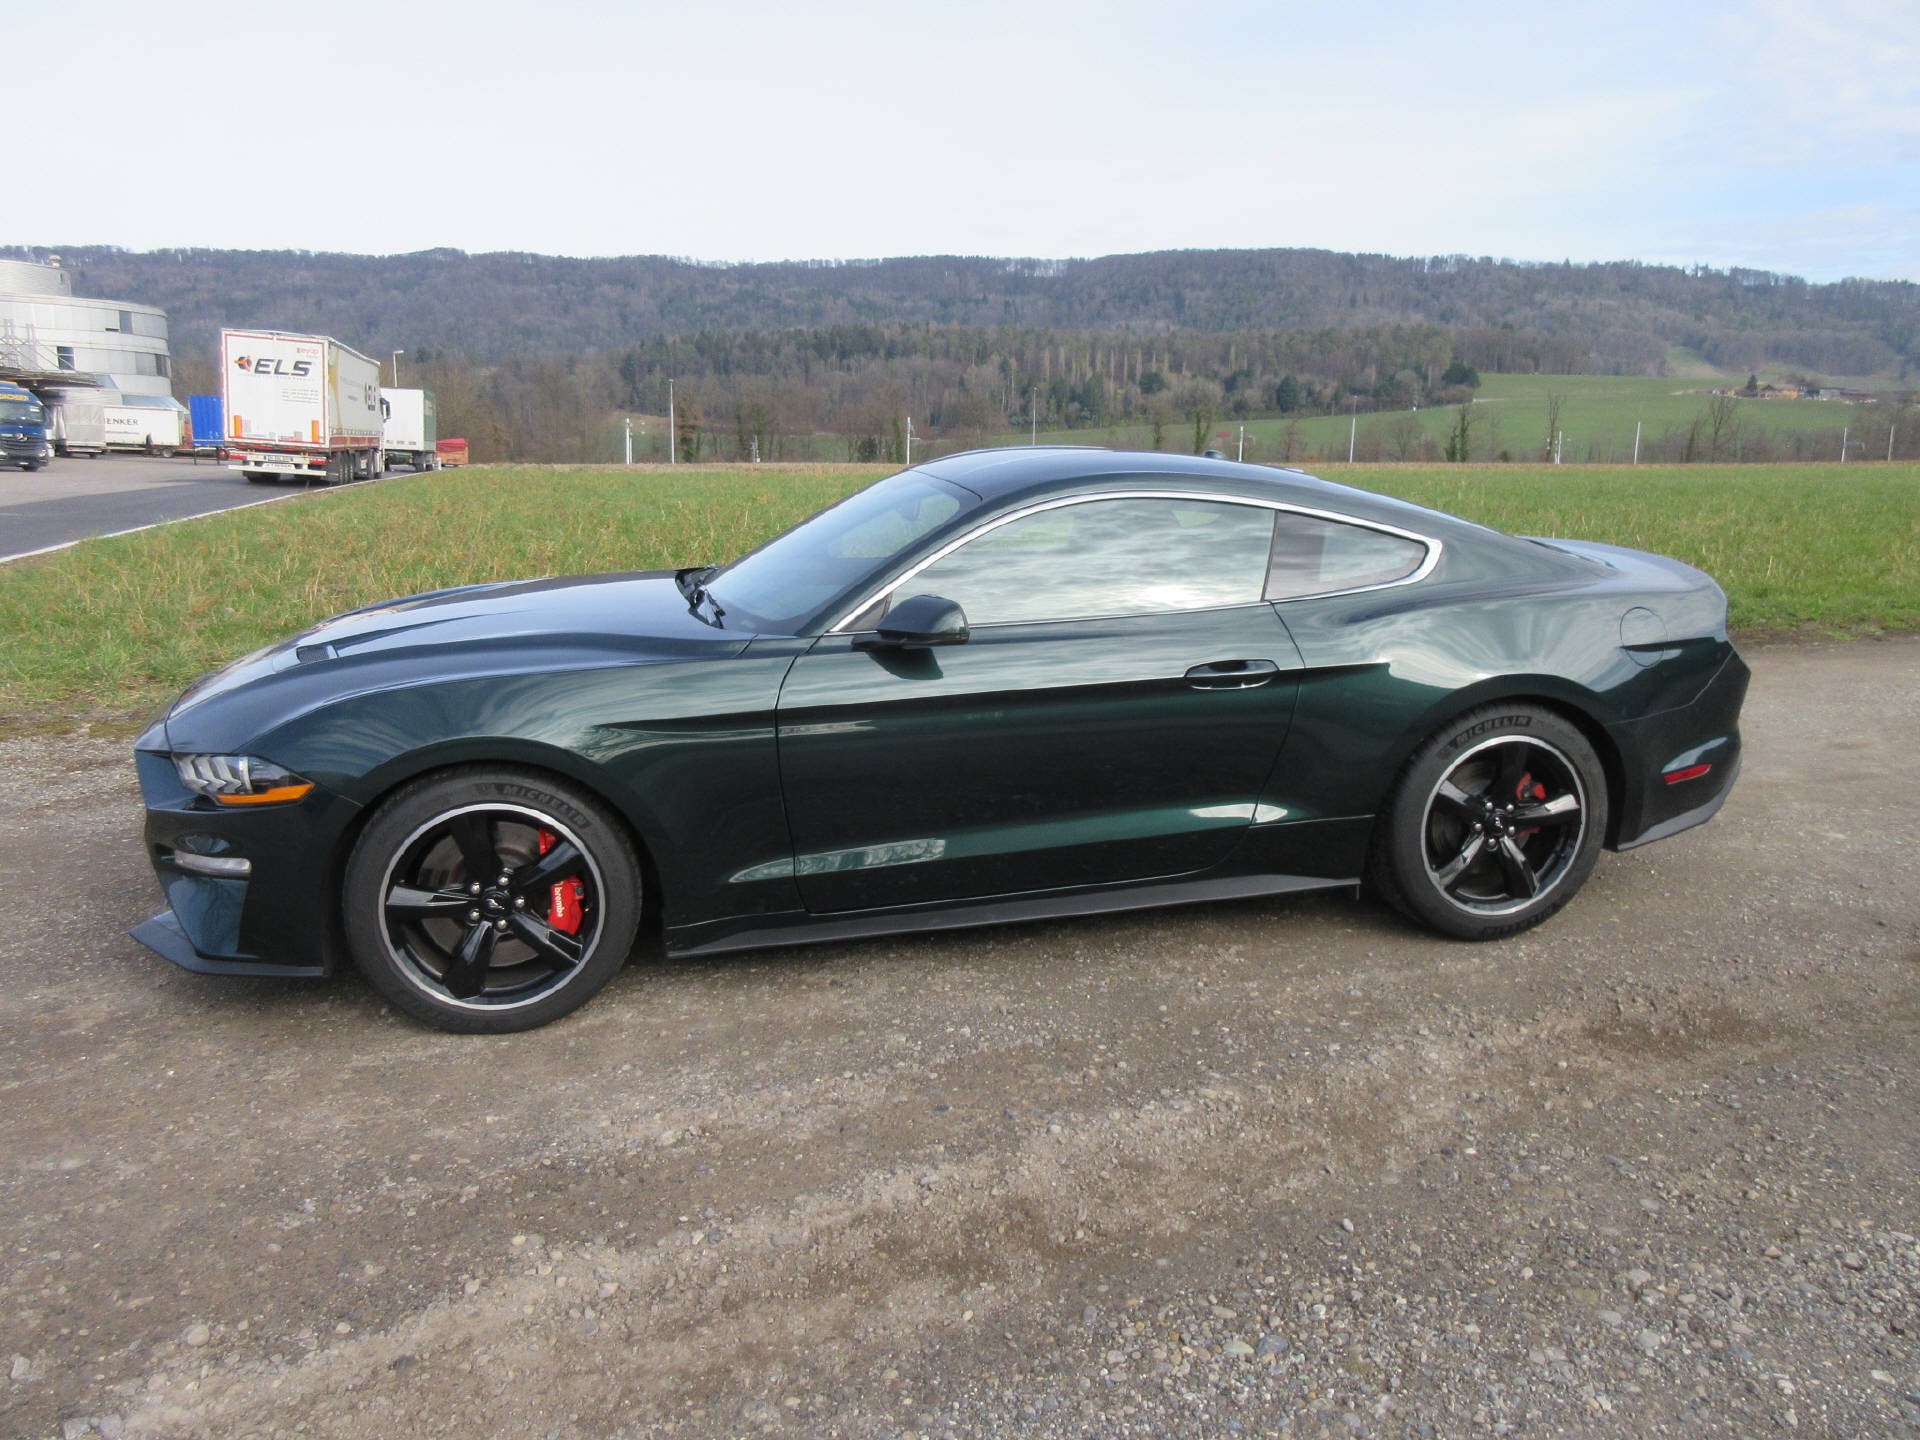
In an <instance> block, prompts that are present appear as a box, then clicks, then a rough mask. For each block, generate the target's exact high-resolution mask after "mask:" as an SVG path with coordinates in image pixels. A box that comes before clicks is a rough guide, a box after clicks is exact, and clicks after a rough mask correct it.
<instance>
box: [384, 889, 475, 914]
mask: <svg viewBox="0 0 1920 1440" xmlns="http://www.w3.org/2000/svg"><path fill="white" fill-rule="evenodd" d="M472 904H473V897H472V896H470V895H469V894H467V892H466V891H465V890H464V889H461V888H458V887H455V888H450V889H446V890H420V889H416V888H415V887H414V886H411V885H396V886H394V887H393V889H391V890H389V891H388V892H387V919H388V920H389V921H390V922H394V923H404V922H408V921H415V922H417V921H421V920H464V919H465V918H466V912H467V908H468V907H469V906H470V905H472Z"/></svg>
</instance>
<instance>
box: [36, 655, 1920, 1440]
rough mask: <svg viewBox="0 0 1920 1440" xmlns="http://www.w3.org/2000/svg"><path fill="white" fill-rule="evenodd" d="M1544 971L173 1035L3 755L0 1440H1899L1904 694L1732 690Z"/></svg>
mask: <svg viewBox="0 0 1920 1440" xmlns="http://www.w3.org/2000/svg"><path fill="white" fill-rule="evenodd" d="M1749 659H1750V660H1751V661H1752V663H1753V669H1754V684H1753V689H1752V691H1751V694H1750V696H1749V700H1748V704H1747V712H1746V721H1745V729H1746V735H1747V751H1746V768H1745V772H1744V774H1743V775H1742V777H1741V780H1740V783H1739V785H1738V787H1737V788H1736V790H1735V791H1734V793H1733V795H1732V798H1731V799H1730V801H1729V803H1728V804H1727V806H1726V808H1725V810H1724V811H1723V812H1722V813H1721V815H1720V816H1719V818H1718V819H1716V820H1715V821H1714V822H1713V823H1712V824H1711V825H1708V826H1706V827H1704V828H1702V829H1699V830H1695V831H1692V832H1690V833H1688V834H1686V835H1683V836H1679V837H1677V838H1675V839H1672V840H1669V841H1666V842H1664V843H1661V844H1657V845H1652V846H1648V847H1646V848H1644V849H1641V850H1636V851H1633V852H1630V853H1628V854H1625V855H1606V856H1604V857H1603V858H1602V859H1601V862H1600V865H1599V867H1598V869H1597V870H1596V871H1595V873H1594V876H1593V878H1592V880H1591V881H1590V882H1589V883H1588V885H1587V888H1586V889H1585V890H1584V892H1583V893H1582V894H1581V895H1580V896H1579V897H1578V898H1577V899H1576V900H1575V901H1574V902H1573V903H1572V904H1571V905H1570V906H1569V907H1568V908H1567V909H1566V910H1565V911H1563V912H1562V913H1561V914H1560V915H1559V916H1557V917H1556V918H1555V919H1554V920H1553V921H1551V922H1550V923H1549V924H1547V925H1546V926H1544V927H1542V928H1540V929H1538V930H1535V931H1531V932H1529V933H1528V934H1526V935H1523V936H1520V937H1516V938H1515V939H1513V940H1509V941H1506V942H1502V943H1498V944H1493V945H1464V944H1458V943H1453V942H1448V941H1445V940H1441V939H1438V938H1435V937H1434V936H1432V935H1430V934H1427V933H1424V932H1422V931H1418V930H1415V929H1413V928H1411V927H1410V926H1408V925H1406V924H1404V923H1402V922H1401V921H1400V920H1399V919H1397V918H1396V917H1395V916H1394V915H1393V914H1391V913H1390V912H1388V911H1387V910H1385V909H1384V908H1382V907H1381V906H1379V905H1376V904H1373V903H1371V902H1368V901H1365V900H1356V899H1353V898H1350V897H1347V896H1341V895H1318V896H1311V897H1302V898H1295V899H1282V900H1269V901H1253V902H1246V903H1240V904H1231V905H1226V904H1223V905H1212V906H1201V907H1195V908H1192V909H1186V910H1178V911H1167V912H1162V913H1156V914H1147V915H1130V916H1118V917H1114V916H1110V917H1101V918H1097V919H1088V920H1079V921H1071V922H1057V923H1048V924H1043V925H1032V926H1025V927H1007V928H1003V929H997V930H984V931H979V932H971V933H966V934H950V935H942V936H936V937H930V938H922V939H902V940H886V941H875V942H869V943H864V944H855V945H837V946H822V947H819V948H816V949H809V950H805V951H798V950H788V951H774V952H768V953H765V954H758V955H750V956H745V957H736V958H729V959H723V960H713V961H706V962H701V963H679V962H676V963H667V962H665V961H663V960H662V959H660V958H659V957H658V956H657V955H655V956H649V955H648V954H646V953H645V952H644V951H643V952H642V954H641V955H640V956H638V957H637V958H636V960H635V962H634V963H633V964H632V965H631V966H629V967H628V969H627V970H626V972H625V973H624V974H622V975H621V976H620V977H618V978H617V979H616V980H615V981H614V983H613V984H612V985H611V986H609V987H608V989H607V990H606V991H605V992H603V993H602V994H601V996H600V997H599V998H598V999H596V1000H595V1001H594V1003H593V1004H592V1005H590V1006H588V1007H587V1008H586V1009H585V1010H583V1011H581V1012H580V1013H579V1014H577V1015H574V1016H571V1017H568V1018H567V1019H565V1020H563V1021H561V1022H560V1023H558V1024H555V1025H553V1026H550V1027H548V1028H546V1029H543V1030H539V1031H536V1032H533V1033H531V1034H527V1035H518V1036H503V1037H495V1038H487V1037H455V1036H449V1035H443V1034H438V1033H436V1032H431V1031H428V1030H424V1029H422V1028H420V1027H419V1026H416V1025H414V1024H412V1023H409V1022H407V1021H405V1020H402V1019H400V1018H397V1017H396V1016H395V1015H394V1014H393V1012H391V1011H390V1010H388V1009H386V1008H385V1007H383V1006H382V1005H380V1004H379V1003H378V1002H377V1001H376V1000H375V999H374V998H373V997H372V996H371V995H370V993H369V992H368V991H367V989H366V988H365V987H364V986H363V985H361V984H360V983H358V982H357V981H356V980H355V979H354V978H353V977H351V976H345V977H341V978H339V979H338V980H336V981H333V982H324V983H322V982H315V983H275V982H260V981H239V980H212V979H207V978H204V977H199V976H193V975H187V974H184V973H182V972H179V971H177V970H174V969H173V968H172V967H170V966H168V965H167V964H166V963H165V962H163V961H161V960H159V959H158V958H156V957H154V956H152V955H150V954H148V953H146V952H145V951H143V950H142V949H141V948H140V947H139V946H137V945H136V944H135V943H134V942H132V941H131V940H129V939H127V938H126V936H125V934H124V932H125V930H126V928H127V927H128V926H129V925H132V924H134V923H136V922H138V921H140V920H142V919H144V918H145V917H146V916H147V915H148V914H150V913H151V912H152V911H153V910H154V909H155V908H157V904H158V894H157V890H156V887H155V884H154V880H153V876H152V873H151V871H150V870H149V868H148V866H147V864H146V861H145V859H144V858H143V856H142V854H141V846H140V843H139V839H138V834H139V823H140V812H139V801H138V796H137V794H136V792H135V788H134V785H133V779H132V772H131V766H130V764H129V761H128V757H127V754H126V746H125V742H124V741H113V742H107V741H102V740H98V739H93V738H88V737H85V736H78V737H76V736H61V737H48V738H37V739H36V738H24V739H14V740H7V741H0V856H6V857H8V859H7V861H6V863H0V913H4V914H5V915H6V916H7V917H8V919H9V923H8V924H7V925H5V926H4V927H0V1156H4V1158H5V1164H4V1165H0V1435H5V1436H7V1437H23V1440H38V1437H56V1436H66V1437H73V1436H82V1435H95V1434H97V1435H103V1436H126V1437H189V1436H191V1437H201V1436H213V1437H229V1436H231V1437H266V1436H278V1435H287V1436H293V1435H296V1434H299V1435H305V1436H308V1437H316V1440H318V1437H336V1440H376V1437H377V1440H388V1437H392V1436H396V1435H423V1436H443V1435H473V1436H485V1437H488V1440H522V1437H526V1440H539V1437H547V1440H605V1437H623V1440H624V1437H633V1440H640V1437H649V1440H650V1437H654V1436H664V1435H673V1436H676V1437H689V1436H691V1437H704V1436H716V1437H717V1436H746V1435H752V1436H769V1435H770V1436H776V1437H792V1440H800V1437H807V1440H811V1437H815V1436H820V1437H827V1436H835V1435H839V1436H848V1437H871V1440H902V1437H906V1436H916V1437H920V1436H930V1437H936V1440H940V1437H961V1440H974V1437H987V1436H1019V1437H1030V1440H1055V1437H1065V1436H1075V1437H1116V1440H1117V1437H1123V1436H1139V1437H1154V1440H1160V1437H1194V1440H1202V1437H1204V1440H1227V1437H1234V1436H1280V1435H1285V1436H1287V1437H1289V1440H1298V1437H1305V1436H1338V1437H1341V1440H1351V1437H1353V1436H1356V1435H1357V1436H1380V1437H1395V1440H1399V1437H1409V1436H1441V1437H1451V1436H1463V1435H1475V1436H1479V1435H1502V1434H1516V1435H1540V1436H1545V1435H1578V1436H1582V1437H1587V1436H1597V1437H1620V1440H1626V1437H1633V1440H1640V1437H1645V1436H1654V1435H1672V1436H1686V1437H1688V1440H1694V1437H1700V1436H1724V1437H1740V1440H1748V1437H1753V1436H1758V1435H1793V1436H1796V1437H1810V1436H1822V1437H1827V1436H1833V1437H1839V1436H1846V1437H1857V1436H1868V1435H1871V1436H1876V1437H1883V1440H1887V1437H1895V1440H1897V1437H1906V1440H1912V1437H1915V1436H1920V1238H1916V1237H1920V1185H1917V1184H1916V1183H1915V1182H1916V1179H1917V1178H1920V1126H1916V1124H1915V1123H1914V1117H1915V1115H1916V1114H1920V843H1917V842H1920V828H1917V822H1916V816H1920V642H1915V641H1911V640H1907V641H1895V642H1885V643H1877V644H1876V643H1859V644H1853V645H1833V646H1783V647H1777V648H1772V649H1761V650H1759V651H1757V652H1754V653H1752V654H1750V655H1749Z"/></svg>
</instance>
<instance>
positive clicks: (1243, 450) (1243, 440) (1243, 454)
mask: <svg viewBox="0 0 1920 1440" xmlns="http://www.w3.org/2000/svg"><path fill="white" fill-rule="evenodd" d="M1233 458H1234V459H1236V460H1239V461H1242V462H1244V461H1245V460H1246V458H1247V427H1246V426H1244V425H1242V426H1241V427H1240V452H1239V453H1238V454H1237V455H1235V456H1234V457H1233Z"/></svg>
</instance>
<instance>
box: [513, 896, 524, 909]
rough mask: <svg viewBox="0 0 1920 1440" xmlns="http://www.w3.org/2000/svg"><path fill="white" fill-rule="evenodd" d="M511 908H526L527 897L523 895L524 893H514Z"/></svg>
mask: <svg viewBox="0 0 1920 1440" xmlns="http://www.w3.org/2000/svg"><path fill="white" fill-rule="evenodd" d="M513 908H514V909H516V910H524V909H526V908H527V897H526V896H524V895H516V896H514V897H513Z"/></svg>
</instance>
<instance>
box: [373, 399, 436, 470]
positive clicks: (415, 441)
mask: <svg viewBox="0 0 1920 1440" xmlns="http://www.w3.org/2000/svg"><path fill="white" fill-rule="evenodd" d="M380 407H381V409H382V410H384V411H385V412H386V417H387V418H386V427H385V431H384V443H383V447H382V448H384V449H385V450H386V452H387V462H388V463H389V464H392V463H394V462H395V461H398V462H399V463H400V464H402V465H411V466H412V467H413V468H414V469H415V470H438V469H439V468H440V457H439V455H438V454H437V453H436V452H435V450H434V445H435V443H436V442H437V441H438V440H439V438H440V435H439V427H438V425H437V424H436V421H435V416H434V409H433V392H432V391H431V390H382V391H381V392H380Z"/></svg>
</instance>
